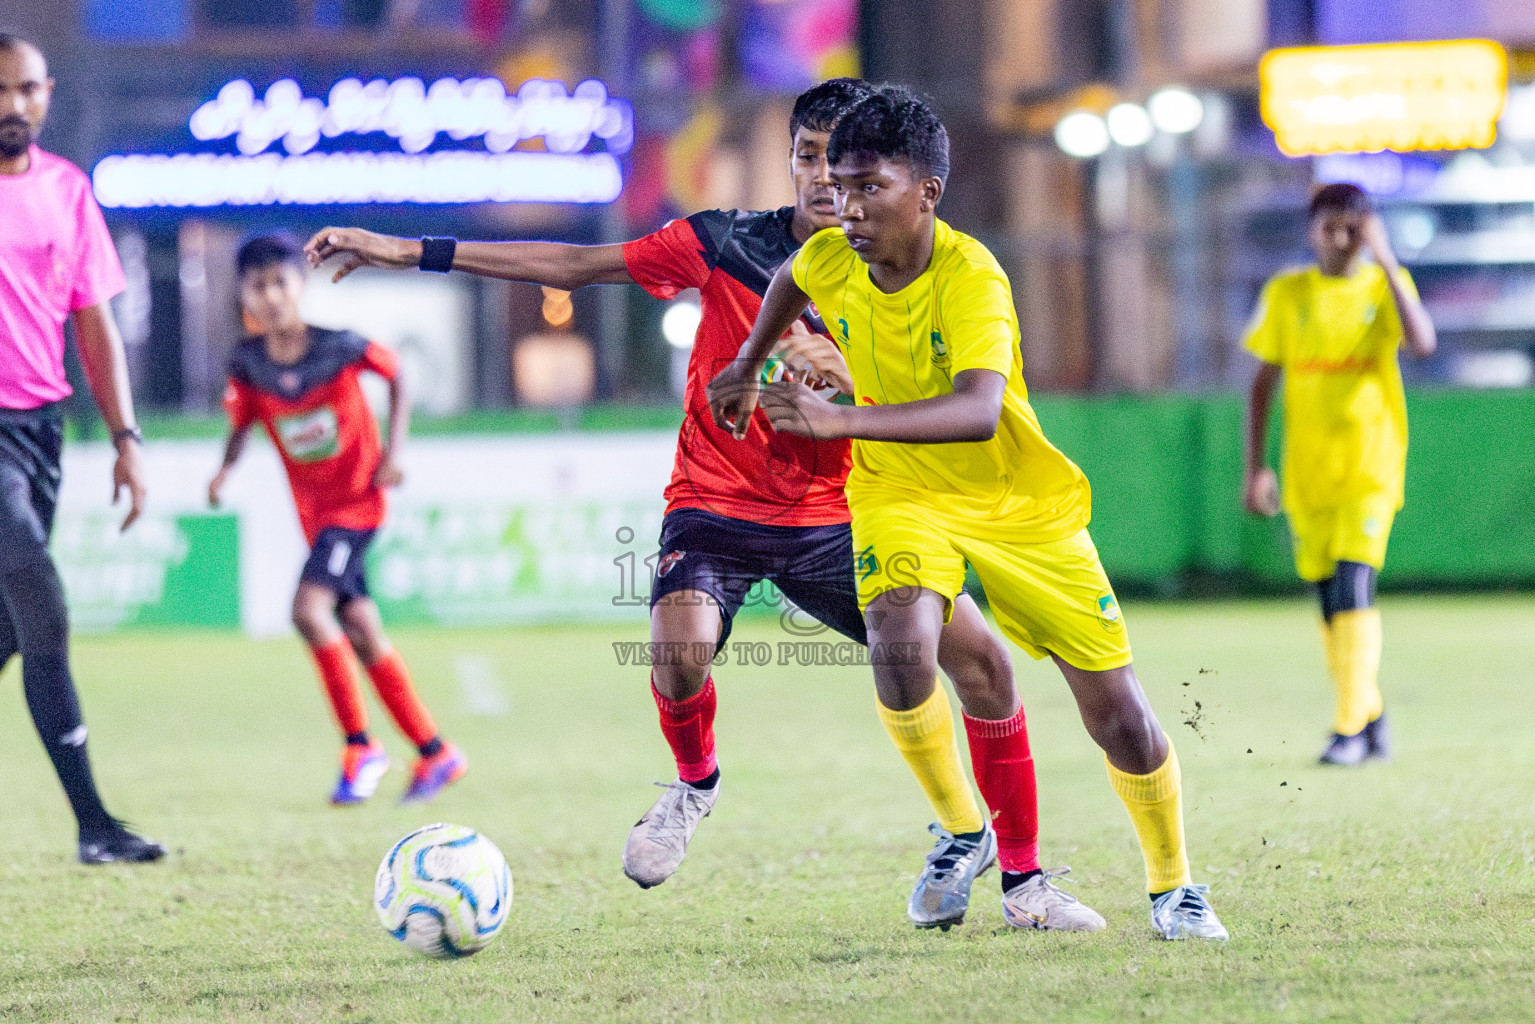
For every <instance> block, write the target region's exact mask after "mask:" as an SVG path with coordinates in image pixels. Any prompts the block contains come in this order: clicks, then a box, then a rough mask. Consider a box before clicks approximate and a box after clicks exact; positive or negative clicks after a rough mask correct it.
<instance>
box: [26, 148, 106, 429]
mask: <svg viewBox="0 0 1535 1024" xmlns="http://www.w3.org/2000/svg"><path fill="white" fill-rule="evenodd" d="M122 290H123V266H122V264H121V263H119V262H118V260H117V250H116V249H115V248H114V247H113V245H112V236H111V235H110V234H109V233H108V232H107V223H106V221H105V220H104V219H103V218H102V216H101V207H99V206H97V205H96V197H95V196H93V195H92V194H91V181H90V179H89V178H87V177H86V176H85V172H84V171H82V170H80V168H78V167H76V166H75V165H74V164H72V163H70V162H69V161H68V160H65V159H63V158H62V157H57V156H54V155H53V154H52V153H45V152H43V151H42V150H40V149H38V148H37V147H36V146H33V147H32V162H31V164H30V165H29V166H28V167H27V169H26V171H25V172H23V173H21V174H0V408H5V409H35V408H37V407H38V406H40V405H46V404H48V403H49V402H57V401H58V400H59V399H61V398H66V397H68V396H69V393H70V387H69V382H68V381H66V380H65V379H64V321H65V319H66V318H67V317H68V316H69V314H71V313H73V312H74V311H75V310H77V309H84V308H85V307H87V306H95V305H97V304H99V303H102V302H105V301H106V300H107V299H110V298H111V297H112V296H114V295H116V294H117V293H118V292H120V291H122Z"/></svg>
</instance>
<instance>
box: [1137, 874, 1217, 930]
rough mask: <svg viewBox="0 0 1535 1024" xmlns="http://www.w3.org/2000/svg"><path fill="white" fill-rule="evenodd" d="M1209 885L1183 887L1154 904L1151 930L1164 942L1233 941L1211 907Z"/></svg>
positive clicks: (1161, 897)
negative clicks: (1183, 940)
mask: <svg viewBox="0 0 1535 1024" xmlns="http://www.w3.org/2000/svg"><path fill="white" fill-rule="evenodd" d="M1209 892H1210V887H1209V886H1208V885H1180V886H1178V888H1176V889H1173V890H1171V891H1170V892H1164V893H1163V894H1162V895H1161V896H1158V897H1157V898H1156V900H1155V901H1153V902H1152V904H1151V927H1153V928H1155V929H1156V930H1157V934H1158V935H1160V936H1161V937H1162V938H1164V939H1168V940H1177V939H1222V940H1224V939H1229V938H1231V936H1230V935H1229V934H1227V932H1226V926H1225V925H1223V924H1221V921H1220V918H1218V917H1216V916H1215V910H1214V909H1213V908H1212V907H1211V906H1210V900H1209V898H1208V894H1209Z"/></svg>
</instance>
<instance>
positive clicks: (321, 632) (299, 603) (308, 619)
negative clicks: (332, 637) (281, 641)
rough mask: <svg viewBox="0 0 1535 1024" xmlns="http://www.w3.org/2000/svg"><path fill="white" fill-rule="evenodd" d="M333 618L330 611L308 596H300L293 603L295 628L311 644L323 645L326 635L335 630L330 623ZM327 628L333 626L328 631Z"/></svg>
mask: <svg viewBox="0 0 1535 1024" xmlns="http://www.w3.org/2000/svg"><path fill="white" fill-rule="evenodd" d="M331 617H332V613H331V612H330V610H329V609H327V608H325V607H323V606H322V605H321V604H320V603H319V602H317V601H315V600H313V599H311V598H310V597H309V596H308V595H306V594H302V593H301V594H300V595H299V596H298V597H296V598H294V601H293V628H294V629H296V630H298V633H299V636H301V637H303V638H304V640H305V641H306V642H308V643H310V644H316V643H321V642H323V641H324V640H325V638H326V635H327V634H328V633H330V632H332V631H333V630H334V628H335V627H334V626H331V623H330V622H329V621H328V620H330V619H331ZM327 626H331V628H330V629H327V628H326V627H327Z"/></svg>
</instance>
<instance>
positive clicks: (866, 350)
mask: <svg viewBox="0 0 1535 1024" xmlns="http://www.w3.org/2000/svg"><path fill="white" fill-rule="evenodd" d="M793 272H794V281H795V283H796V284H798V285H799V287H800V289H801V290H802V291H804V292H805V293H806V294H807V295H809V296H810V298H811V301H813V302H814V303H815V305H816V308H817V310H818V312H819V313H820V315H821V317H822V319H823V320H824V321H825V323H826V325H827V327H828V328H829V329H830V331H831V334H832V337H833V339H834V340H835V341H836V342H837V344H838V346H839V347H840V348H841V350H842V355H843V358H844V359H846V360H847V365H848V369H849V370H850V371H851V372H852V375H853V383H854V385H855V394H854V398H855V400H856V401H857V403H858V404H859V405H899V404H902V403H905V402H915V401H918V400H920V399H923V398H933V397H936V396H938V395H946V394H950V393H951V392H952V391H953V390H954V387H953V381H954V375H955V374H957V373H961V372H963V371H965V370H976V369H982V370H995V371H996V372H997V373H1000V374H1002V375H1003V376H1004V377H1005V378H1006V379H1007V386H1006V390H1005V391H1004V393H1003V399H1002V415H1001V419H1000V421H999V422H998V424H997V432H996V435H995V436H994V437H992V438H991V439H990V440H989V441H977V442H959V443H950V444H904V443H899V442H890V441H858V440H855V441H854V442H853V468H852V472H851V473H850V474H849V476H848V482H847V495H848V505H849V506H850V507H851V508H852V511H853V515H854V517H855V518H856V517H857V516H858V511H859V508H860V506H862V507H865V508H869V507H873V506H874V505H876V504H889V503H890V502H892V501H905V502H916V503H919V504H922V505H925V506H928V507H929V508H930V509H931V510H932V511H933V513H934V515H935V516H940V517H947V518H953V519H959V520H966V521H975V522H978V523H984V524H985V526H986V532H987V533H988V535H991V536H994V537H996V538H997V539H999V540H1015V541H1020V542H1024V543H1042V542H1046V541H1052V540H1058V539H1060V538H1063V537H1069V536H1071V535H1073V534H1075V533H1076V532H1077V531H1078V530H1081V529H1082V528H1083V527H1085V526H1086V525H1087V521H1088V518H1089V516H1090V514H1091V507H1092V496H1091V491H1090V489H1089V488H1088V484H1087V478H1086V477H1084V476H1083V475H1082V471H1081V470H1080V469H1078V468H1077V467H1076V465H1075V464H1074V463H1072V461H1071V460H1070V459H1068V458H1066V456H1064V455H1062V454H1061V453H1060V452H1059V451H1057V450H1056V448H1055V447H1054V446H1052V445H1051V444H1050V442H1049V441H1047V440H1046V439H1045V435H1044V432H1043V431H1042V430H1041V429H1040V426H1039V420H1038V419H1036V418H1035V415H1034V410H1033V409H1032V408H1031V407H1030V406H1029V396H1028V390H1027V389H1026V388H1025V387H1024V383H1023V372H1022V368H1021V366H1020V362H1021V359H1022V356H1021V354H1020V352H1019V348H1018V345H1019V335H1018V315H1017V312H1016V311H1015V310H1014V308H1013V294H1012V288H1011V286H1010V285H1009V284H1008V280H1007V275H1006V274H1005V273H1003V272H1002V268H1001V267H1000V266H999V265H998V264H997V261H996V259H995V258H994V257H993V256H992V255H991V253H990V252H989V251H987V249H986V247H985V246H983V245H981V243H979V242H977V241H976V240H975V239H973V238H971V237H969V236H968V235H963V234H961V233H959V232H958V231H955V230H954V229H953V228H951V227H949V226H948V225H947V224H945V223H944V222H943V221H941V220H940V221H938V222H937V226H936V234H935V237H934V240H933V258H932V261H931V262H930V263H929V264H928V267H927V269H926V270H924V271H923V272H922V274H921V276H920V277H918V278H917V279H916V280H915V281H913V282H912V283H911V284H909V285H907V286H906V287H905V288H902V289H901V290H900V291H898V292H894V293H890V294H886V293H885V292H882V291H880V290H879V289H878V288H877V287H875V285H874V283H873V282H872V281H871V280H870V279H869V267H868V264H866V263H864V261H863V260H862V259H860V258H859V257H858V254H857V253H855V252H854V251H853V250H852V249H851V248H850V247H849V246H848V244H847V239H846V237H845V236H844V235H843V233H842V229H841V228H827V229H826V230H824V231H821V232H819V233H818V234H816V235H815V236H814V237H812V238H811V239H810V240H809V241H808V242H806V243H805V245H804V246H803V247H802V248H801V249H800V251H799V252H798V253H797V254H795V256H794V264H793Z"/></svg>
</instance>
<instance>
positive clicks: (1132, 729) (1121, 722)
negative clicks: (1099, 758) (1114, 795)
mask: <svg viewBox="0 0 1535 1024" xmlns="http://www.w3.org/2000/svg"><path fill="white" fill-rule="evenodd" d="M1094 739H1096V740H1097V741H1098V745H1099V746H1100V747H1102V748H1103V751H1104V753H1106V754H1108V755H1109V760H1111V761H1113V762H1114V763H1115V764H1117V765H1119V766H1120V767H1121V769H1122V770H1124V771H1127V772H1129V773H1130V774H1132V775H1148V774H1150V773H1151V772H1154V771H1156V770H1157V769H1158V768H1159V767H1161V765H1162V762H1163V761H1165V760H1167V740H1166V738H1165V737H1163V735H1162V727H1161V725H1160V724H1159V723H1158V722H1157V720H1156V718H1155V716H1153V715H1151V714H1149V713H1146V712H1144V711H1140V710H1135V709H1122V710H1118V711H1116V712H1115V713H1113V714H1111V715H1109V716H1108V717H1107V719H1106V720H1105V721H1104V722H1103V723H1102V724H1101V726H1100V728H1099V729H1098V730H1097V731H1096V732H1095V733H1094Z"/></svg>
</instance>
